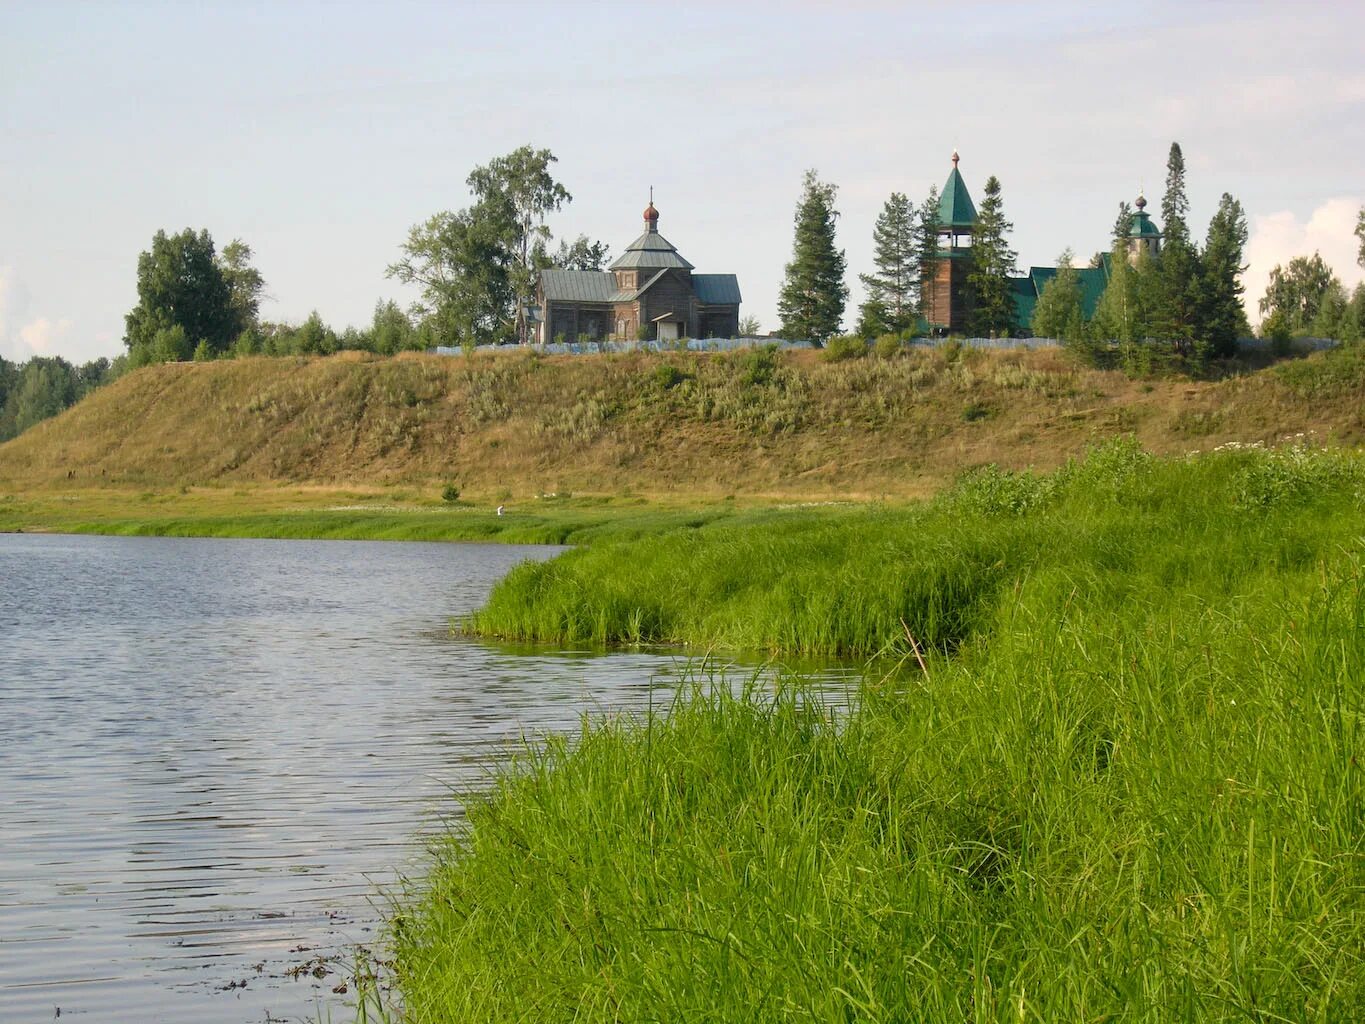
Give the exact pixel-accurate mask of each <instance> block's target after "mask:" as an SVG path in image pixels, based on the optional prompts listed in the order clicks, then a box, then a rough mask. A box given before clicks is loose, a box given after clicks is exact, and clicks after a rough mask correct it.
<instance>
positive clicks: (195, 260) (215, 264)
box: [123, 228, 259, 361]
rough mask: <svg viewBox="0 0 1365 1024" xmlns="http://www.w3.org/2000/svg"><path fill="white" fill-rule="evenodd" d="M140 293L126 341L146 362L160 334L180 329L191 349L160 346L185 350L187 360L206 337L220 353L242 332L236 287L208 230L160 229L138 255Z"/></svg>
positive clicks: (127, 319)
mask: <svg viewBox="0 0 1365 1024" xmlns="http://www.w3.org/2000/svg"><path fill="white" fill-rule="evenodd" d="M244 248H245V247H244ZM246 251H247V254H248V255H249V254H250V250H249V249H248V250H246ZM257 276H259V275H257ZM137 296H138V303H137V305H136V306H134V307H133V309H132V311H131V312H129V313H128V315H127V316H126V317H125V325H126V332H125V334H124V338H123V343H124V344H125V345H127V346H128V349H129V352H130V354H132V353H137V352H138V351H139V350H141V356H140V361H147V358H148V353H150V352H151V351H152V350H153V349H154V348H155V347H156V346H155V345H154V343H155V342H156V341H157V336H158V334H161V333H163V332H166V331H171V330H173V329H176V328H178V329H179V330H180V331H181V332H182V333H183V336H184V338H185V339H187V341H188V343H189V344H188V348H185V346H177V347H175V348H174V349H171V348H168V347H167V346H166V345H164V344H163V345H161V346H160V347H159V349H158V350H159V351H161V352H163V353H168V352H171V351H175V352H177V353H180V352H183V354H180V355H177V356H176V358H181V359H186V358H188V357H189V355H190V352H192V351H193V349H194V346H195V345H196V344H198V343H199V342H200V341H204V342H207V343H208V346H209V348H210V349H211V350H212V351H214V352H215V353H216V352H222V351H225V350H226V349H227V347H228V346H229V345H231V344H232V342H233V340H234V339H235V338H236V337H237V334H238V333H239V331H240V328H239V326H238V321H237V314H236V312H235V311H234V309H233V305H232V291H231V288H230V286H229V284H228V280H227V278H226V277H225V276H224V273H223V266H222V264H221V263H220V262H219V261H218V259H217V258H216V256H215V254H214V249H213V238H212V237H210V235H209V233H208V231H205V230H201V231H200V232H199V233H198V234H196V233H195V232H194V231H193V230H191V229H190V228H186V229H185V230H184V231H182V232H180V233H179V234H177V235H169V236H168V235H167V234H166V232H165V231H158V232H157V233H156V234H155V235H154V236H153V238H152V247H151V249H150V250H148V251H146V252H144V253H142V254H141V255H139V256H138V260H137ZM162 340H163V342H164V341H165V340H166V339H165V338H164V337H163V339H162Z"/></svg>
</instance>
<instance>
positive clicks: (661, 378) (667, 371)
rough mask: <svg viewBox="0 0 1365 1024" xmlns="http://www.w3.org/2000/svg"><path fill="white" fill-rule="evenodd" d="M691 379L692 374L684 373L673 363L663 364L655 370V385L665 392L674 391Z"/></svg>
mask: <svg viewBox="0 0 1365 1024" xmlns="http://www.w3.org/2000/svg"><path fill="white" fill-rule="evenodd" d="M690 379H691V375H690V374H687V373H684V372H683V371H682V370H680V369H679V368H678V367H676V366H674V365H673V364H672V363H661V364H660V365H659V366H657V367H655V369H654V383H656V384H657V385H659V387H660V388H662V389H663V390H665V391H672V390H673V389H674V388H676V387H677V386H678V385H679V384H681V383H682V382H683V381H685V380H690Z"/></svg>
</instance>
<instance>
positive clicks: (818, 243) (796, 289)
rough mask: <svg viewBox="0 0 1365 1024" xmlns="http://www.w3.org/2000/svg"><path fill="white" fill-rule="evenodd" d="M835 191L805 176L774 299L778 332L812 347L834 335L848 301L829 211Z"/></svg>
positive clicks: (834, 213)
mask: <svg viewBox="0 0 1365 1024" xmlns="http://www.w3.org/2000/svg"><path fill="white" fill-rule="evenodd" d="M837 192H838V188H837V186H835V185H832V184H830V183H828V182H822V181H820V179H819V178H818V177H817V176H816V173H815V171H813V170H811V171H807V172H806V176H805V179H804V182H803V184H802V189H801V199H800V200H799V201H798V202H797V204H796V233H795V239H794V241H793V243H792V259H791V262H790V263H788V264H787V276H786V280H785V281H784V282H783V284H782V291H781V292H780V293H779V295H778V299H777V312H778V315H779V316H780V317H781V318H782V332H783V334H785V335H787V337H789V338H809V339H810V340H812V341H814V342H815V343H816V344H821V345H822V344H824V342H825V339H826V338H828V337H830V335H832V334H836V333H838V331H839V324H840V322H841V321H842V320H843V317H844V304H845V302H847V301H848V286H847V285H845V284H844V267H845V259H844V251H843V250H842V249H836V248H835V246H834V221H835V219H836V218H837V217H838V216H839V212H838V211H837V210H835V209H834V197H835V195H836V193H837Z"/></svg>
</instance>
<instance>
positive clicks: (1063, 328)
mask: <svg viewBox="0 0 1365 1024" xmlns="http://www.w3.org/2000/svg"><path fill="white" fill-rule="evenodd" d="M1071 260H1072V256H1071V250H1070V249H1068V250H1066V251H1065V252H1064V253H1062V255H1061V256H1060V257H1059V258H1058V260H1057V275H1056V276H1055V277H1054V278H1052V280H1050V281H1048V282H1047V284H1045V285H1043V291H1042V294H1040V295H1039V296H1038V302H1037V304H1036V305H1035V306H1034V307H1033V322H1032V324H1031V325H1030V327H1031V329H1032V331H1033V334H1034V336H1035V337H1038V338H1056V339H1058V340H1059V341H1062V342H1063V343H1065V344H1066V345H1068V346H1075V345H1077V344H1078V343H1080V342H1081V341H1082V340H1083V339H1084V337H1085V313H1084V309H1083V307H1082V305H1081V278H1080V275H1079V274H1077V273H1076V268H1075V267H1073V266H1072V263H1071Z"/></svg>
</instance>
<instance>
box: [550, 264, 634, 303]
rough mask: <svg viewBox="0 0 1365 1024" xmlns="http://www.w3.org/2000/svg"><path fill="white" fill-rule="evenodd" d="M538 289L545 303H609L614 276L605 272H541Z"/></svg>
mask: <svg viewBox="0 0 1365 1024" xmlns="http://www.w3.org/2000/svg"><path fill="white" fill-rule="evenodd" d="M540 289H541V293H542V294H543V295H544V296H545V299H546V300H547V301H549V300H557V301H560V302H611V301H612V296H613V295H614V294H615V292H616V276H615V275H614V274H609V273H607V272H606V271H605V270H542V271H541V272H540Z"/></svg>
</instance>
